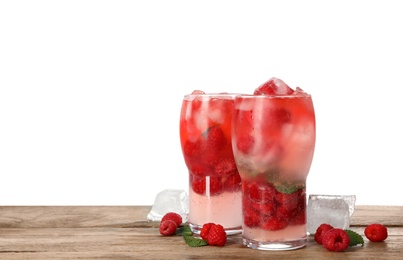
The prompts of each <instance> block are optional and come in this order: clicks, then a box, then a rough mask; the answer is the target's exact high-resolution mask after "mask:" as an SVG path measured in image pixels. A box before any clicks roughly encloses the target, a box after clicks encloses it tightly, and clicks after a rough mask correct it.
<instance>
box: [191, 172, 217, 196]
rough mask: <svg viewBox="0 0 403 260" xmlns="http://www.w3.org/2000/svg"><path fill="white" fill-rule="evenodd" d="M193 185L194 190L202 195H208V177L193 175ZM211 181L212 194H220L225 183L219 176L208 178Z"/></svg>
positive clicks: (210, 191)
mask: <svg viewBox="0 0 403 260" xmlns="http://www.w3.org/2000/svg"><path fill="white" fill-rule="evenodd" d="M191 177H192V178H191V180H190V181H191V185H192V189H193V191H194V192H196V193H197V194H200V195H206V194H207V187H208V186H207V183H206V180H207V177H197V176H191ZM208 179H209V180H210V181H209V183H208V184H209V187H210V189H209V193H210V195H219V194H221V193H222V192H223V183H222V181H221V178H218V177H213V176H210V177H209V178H208Z"/></svg>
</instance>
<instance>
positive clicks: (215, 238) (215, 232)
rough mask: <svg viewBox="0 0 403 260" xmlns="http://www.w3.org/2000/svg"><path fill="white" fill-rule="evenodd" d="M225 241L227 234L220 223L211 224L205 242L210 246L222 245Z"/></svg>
mask: <svg viewBox="0 0 403 260" xmlns="http://www.w3.org/2000/svg"><path fill="white" fill-rule="evenodd" d="M226 242H227V234H226V233H225V230H224V227H223V226H221V225H220V224H213V225H212V226H211V228H210V231H209V233H208V237H207V243H208V244H209V245H211V246H224V245H225V243H226Z"/></svg>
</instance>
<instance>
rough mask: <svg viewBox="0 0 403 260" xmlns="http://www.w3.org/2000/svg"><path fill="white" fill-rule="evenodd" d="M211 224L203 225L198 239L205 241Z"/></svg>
mask: <svg viewBox="0 0 403 260" xmlns="http://www.w3.org/2000/svg"><path fill="white" fill-rule="evenodd" d="M213 225H214V224H213V223H205V224H204V225H203V227H202V229H201V231H200V237H201V238H202V239H204V240H207V238H208V234H209V232H210V229H211V226H213Z"/></svg>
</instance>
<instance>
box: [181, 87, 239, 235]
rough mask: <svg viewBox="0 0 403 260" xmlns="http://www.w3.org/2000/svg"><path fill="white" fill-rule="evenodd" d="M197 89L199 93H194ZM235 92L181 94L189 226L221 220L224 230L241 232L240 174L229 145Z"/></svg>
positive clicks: (182, 142) (196, 228)
mask: <svg viewBox="0 0 403 260" xmlns="http://www.w3.org/2000/svg"><path fill="white" fill-rule="evenodd" d="M197 93H200V94H197ZM234 98H235V94H226V93H222V94H204V93H202V92H200V91H199V92H197V91H195V92H193V93H192V94H190V95H186V96H184V98H183V102H182V108H181V114H180V141H181V146H182V152H183V157H184V160H185V163H186V166H187V168H188V170H189V218H188V221H189V226H190V227H191V229H192V231H193V232H194V233H197V234H199V233H200V231H201V228H202V227H203V224H205V223H209V222H213V223H216V224H221V225H222V226H223V227H224V229H225V231H226V233H227V234H236V233H241V228H242V227H241V226H242V206H241V197H242V195H241V178H240V176H239V173H238V170H237V168H236V165H235V160H234V156H233V152H232V145H231V121H232V112H233V108H234Z"/></svg>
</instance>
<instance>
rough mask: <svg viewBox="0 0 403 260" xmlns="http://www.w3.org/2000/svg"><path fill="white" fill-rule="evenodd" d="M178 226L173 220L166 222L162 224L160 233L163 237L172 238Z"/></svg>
mask: <svg viewBox="0 0 403 260" xmlns="http://www.w3.org/2000/svg"><path fill="white" fill-rule="evenodd" d="M177 228H178V226H177V225H176V223H175V222H174V221H173V220H165V221H162V222H161V224H160V233H161V235H163V236H172V235H173V234H175V233H176V229H177Z"/></svg>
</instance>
